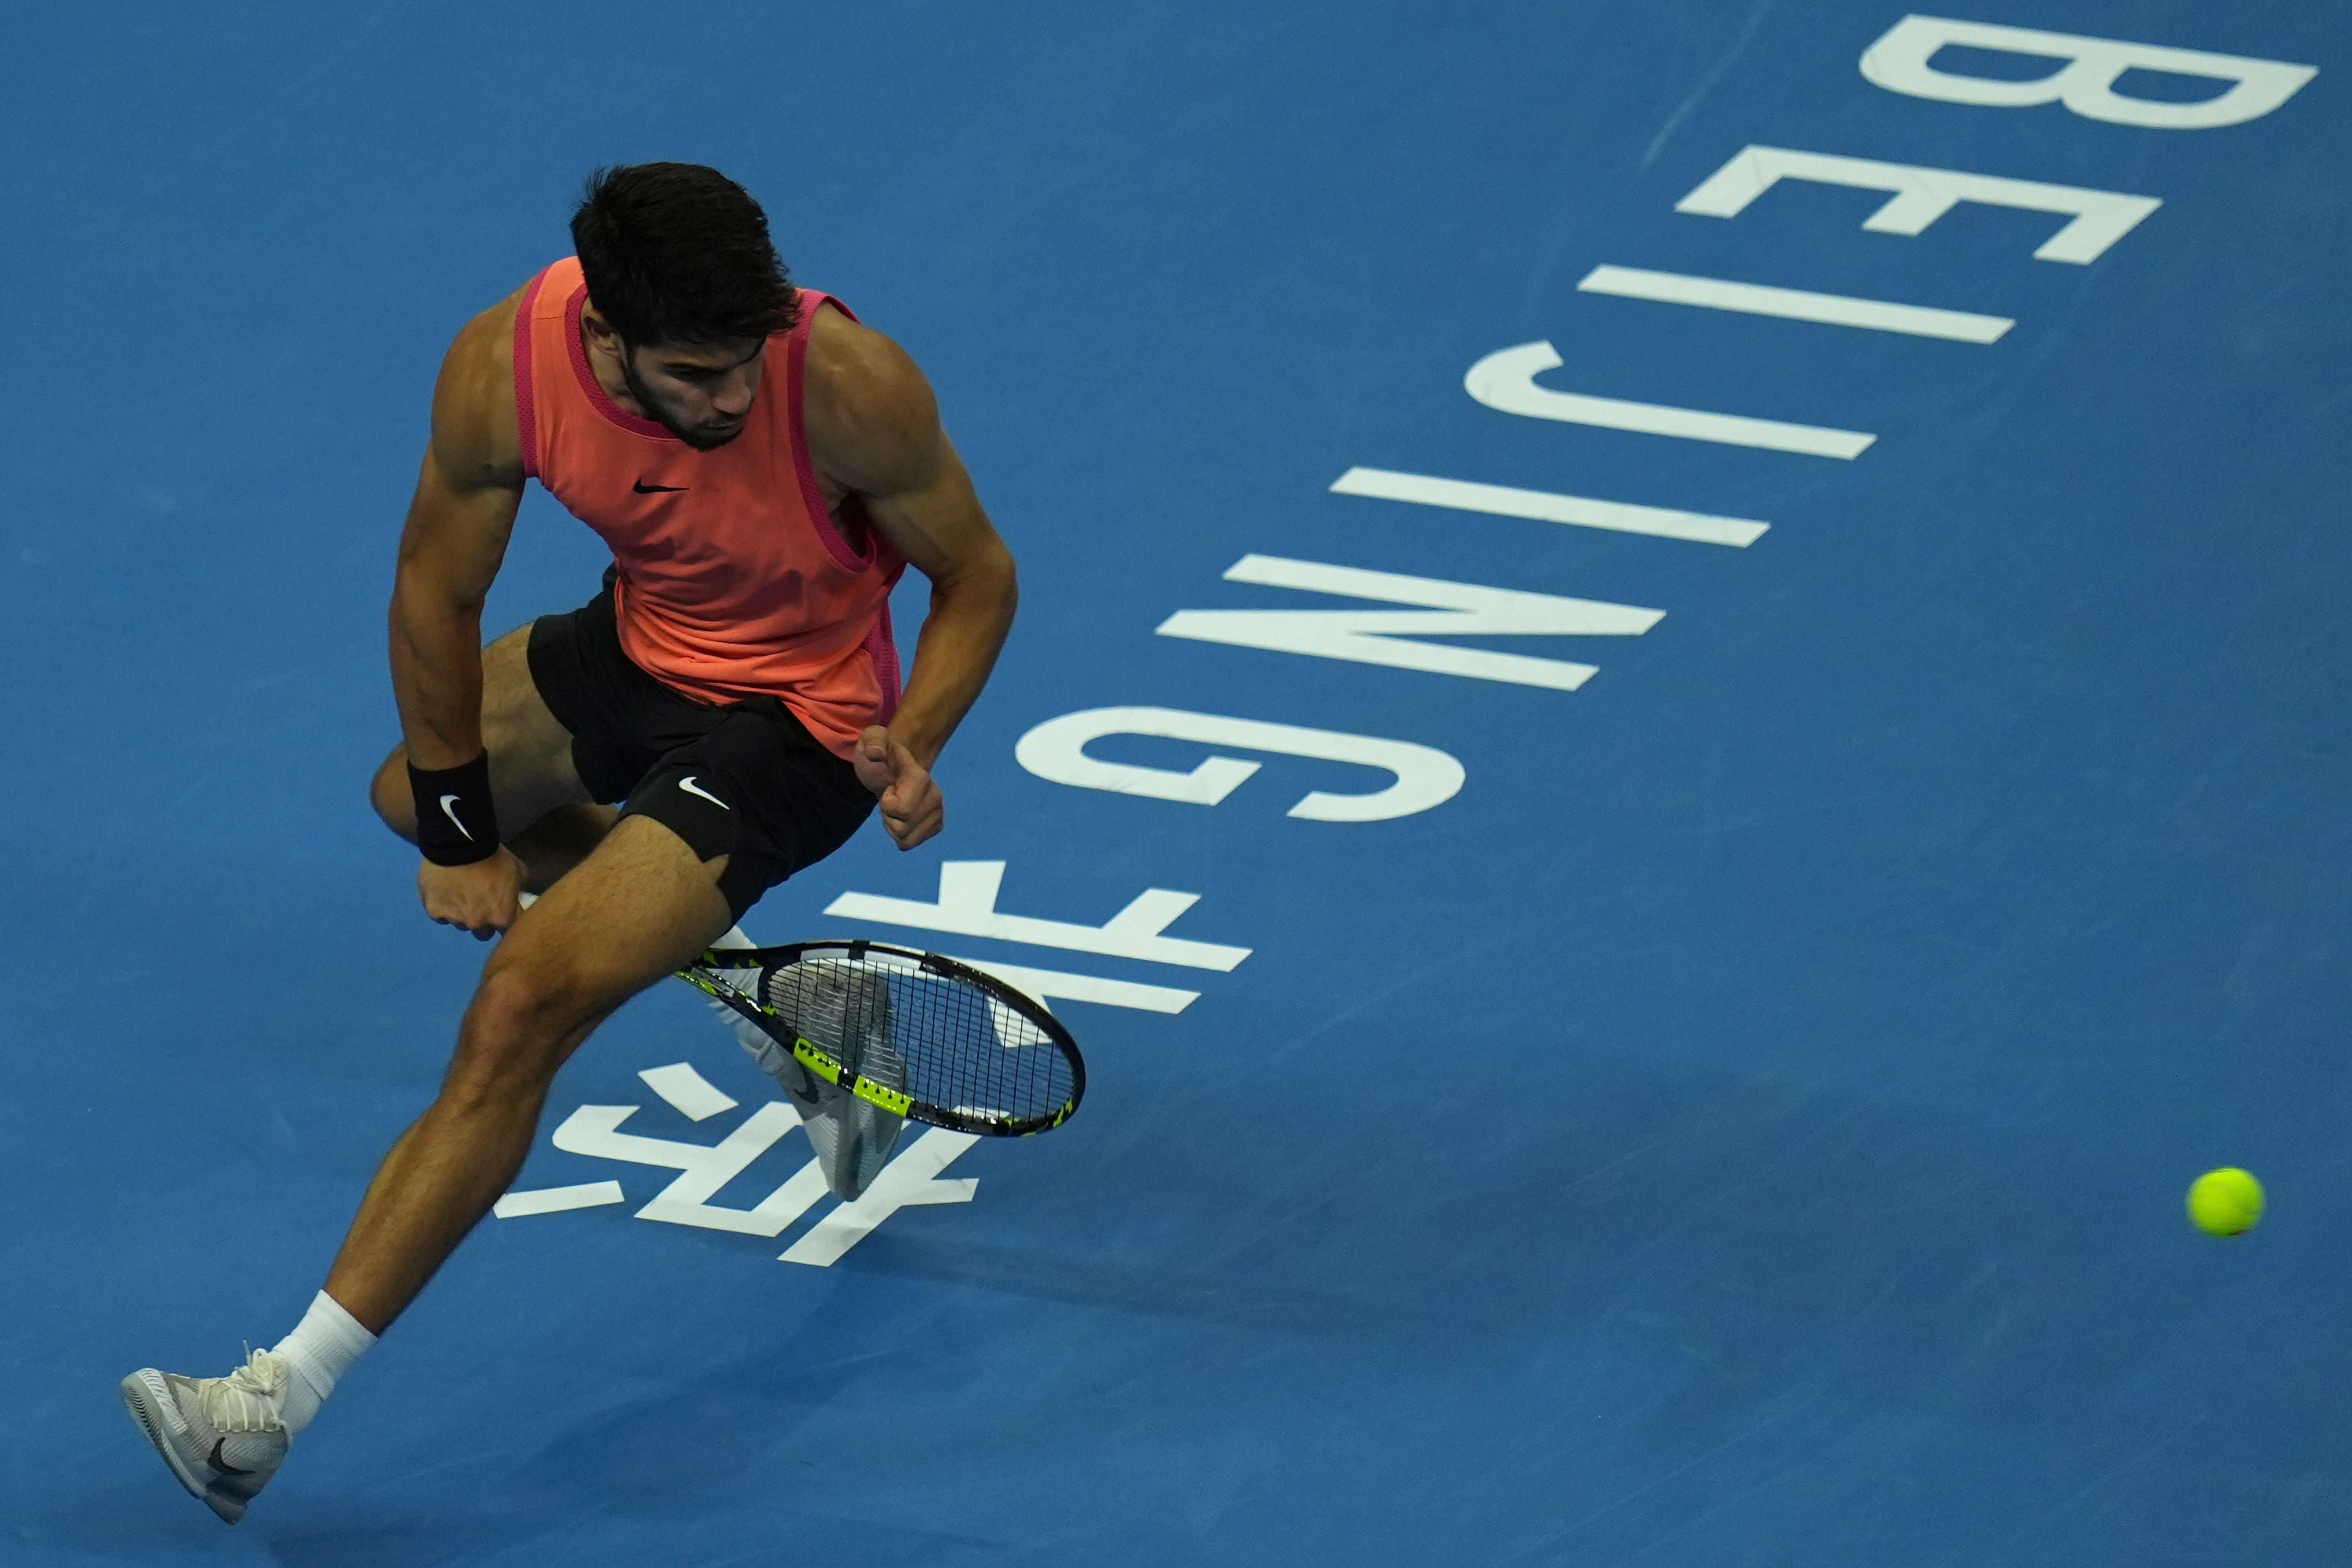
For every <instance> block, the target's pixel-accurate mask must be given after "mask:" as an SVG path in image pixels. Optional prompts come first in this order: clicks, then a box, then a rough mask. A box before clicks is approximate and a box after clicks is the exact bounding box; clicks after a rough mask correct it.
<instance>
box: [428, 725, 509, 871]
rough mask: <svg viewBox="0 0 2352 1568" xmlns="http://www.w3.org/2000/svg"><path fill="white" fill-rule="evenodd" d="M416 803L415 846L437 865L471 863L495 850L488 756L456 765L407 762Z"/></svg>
mask: <svg viewBox="0 0 2352 1568" xmlns="http://www.w3.org/2000/svg"><path fill="white" fill-rule="evenodd" d="M408 792H409V798H410V799H412V800H414V801H415V803H416V847H418V848H419V849H422V850H423V851H424V852H425V858H426V859H427V860H430V861H432V862H433V863H434V864H435V865H436V866H470V865H472V864H473V863H474V862H475V861H477V860H487V859H488V858H490V857H491V856H493V855H495V854H497V853H498V852H499V814H498V812H497V810H496V808H495V807H493V806H492V805H491V804H490V754H489V752H483V753H482V754H481V755H480V756H478V757H476V758H475V759H474V760H473V761H472V762H470V763H462V764H460V765H459V766H457V767H454V768H420V767H418V766H417V765H416V764H415V763H409V764H408Z"/></svg>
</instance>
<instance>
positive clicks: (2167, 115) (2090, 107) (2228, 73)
mask: <svg viewBox="0 0 2352 1568" xmlns="http://www.w3.org/2000/svg"><path fill="white" fill-rule="evenodd" d="M1951 44H1957V45H1960V46H1963V47H1968V48H1973V49H1990V50H1994V51H1996V52H1999V53H2001V54H2011V55H2032V56H2037V57H2042V58H2054V59H2059V60H2063V61H2064V62H2065V63H2064V64H2063V66H2061V67H2060V68H2058V69H2057V70H2056V71H2054V72H2053V73H2052V74H2051V75H2049V76H2045V77H2041V78H2038V79H2034V80H2032V81H2004V80H2001V79H1998V78H1994V77H1982V76H1968V75H1964V74H1959V73H1956V72H1952V71H1941V70H1937V69H1936V68H1934V67H1933V66H1931V65H1929V64H1928V62H1929V61H1930V60H1932V59H1934V58H1935V57H1936V52H1937V50H1938V49H1941V48H1943V47H1945V46H1947V45H1951ZM2131 70H2145V71H2161V72H2164V73H2166V74H2168V75H2172V76H2191V77H2203V78H2206V79H2212V80H2219V81H2226V82H2228V83H2229V84H2230V85H2229V89H2228V90H2226V91H2224V92H2222V93H2221V95H2220V96H2219V97H2215V98H2207V99H2200V100H2198V101H2196V102H2194V103H2170V102H2166V101H2164V100H2160V99H2153V98H2135V97H2133V96H2132V95H2130V94H2128V93H2121V92H2117V91H2116V81H2117V80H2119V79H2121V78H2122V77H2123V75H2124V73H2125V72H2126V71H2131ZM1862 74H1863V75H1864V77H1866V78H1868V79H1870V80H1871V81H1873V82H1874V83H1876V84H1877V85H1878V86H1880V87H1883V88H1885V89H1887V90H1888V91H1889V92H1900V93H1906V94H1908V95H1909V96H1910V97H1913V98H1934V99H1941V100H1944V101H1945V102H1947V103H1976V104H1982V105H1985V106H1987V107H1989V108H1993V109H2030V108H2032V107H2033V106H2034V105H2036V104H2042V103H2063V104H2064V105H2065V106H2066V107H2067V108H2068V109H2071V110H2074V112H2075V113H2077V114H2079V115H2082V116H2083V117H2084V119H2086V120H2104V121H2107V122H2109V123H2110V124H2114V125H2137V126H2144V127H2147V128H2149V129H2152V130H2158V131H2210V130H2212V129H2214V128H2215V127H2217V126H2222V125H2240V124H2243V123H2244V122H2245V121H2249V120H2260V119H2261V118H2262V117H2263V115H2265V114H2268V113H2270V112H2271V110H2274V109H2276V108H2278V107H2279V106H2280V105H2281V104H2283V103H2284V102H2285V101H2286V100H2288V99H2290V98H2293V97H2294V95H2295V94H2296V93H2297V92H2298V91H2300V90H2302V88H2303V84H2304V83H2305V82H2307V81H2309V80H2310V79H2312V78H2313V77H2315V76H2317V75H2318V74H2319V68H2318V67H2316V66H2298V65H2289V64H2287V63H2286V62H2285V61H2284V60H2258V59H2249V58H2244V57H2242V56H2239V55H2210V54H2206V53H2204V52H2203V51H2202V50H2199V49H2172V48H2166V47H2162V46H2161V45H2157V44H2130V43H2124V42H2122V41H2120V40H2118V39H2115V38H2086V37H2078V36H2076V35H2074V34H2073V33H2041V32H2035V31H2033V30H2032V29H2031V28H2028V27H2002V26H1994V25H1992V24H1990V23H1986V22H1957V21H1953V20H1951V19H1950V18H1948V17H1944V16H1906V17H1904V18H1903V20H1901V21H1900V22H1897V23H1895V26H1893V27H1892V28H1891V29H1890V30H1889V31H1888V32H1887V34H1886V36H1885V37H1883V38H1881V39H1879V40H1878V42H1876V43H1874V44H1873V45H1871V46H1870V47H1869V48H1867V49H1865V50H1864V51H1863V56H1862Z"/></svg>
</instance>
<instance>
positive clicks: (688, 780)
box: [677, 773, 735, 811]
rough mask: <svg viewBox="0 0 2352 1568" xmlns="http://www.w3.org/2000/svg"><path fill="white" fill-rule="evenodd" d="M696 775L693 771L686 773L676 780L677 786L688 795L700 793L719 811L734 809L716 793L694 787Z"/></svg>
mask: <svg viewBox="0 0 2352 1568" xmlns="http://www.w3.org/2000/svg"><path fill="white" fill-rule="evenodd" d="M696 777H697V775H696V774H693V773H688V774H687V775H686V776H685V777H684V778H682V779H680V780H678V781H677V787H678V788H680V789H682V790H684V791H685V792H686V793H687V794H688V795H700V796H701V797H702V798H703V799H705V800H707V801H709V803H710V804H711V805H715V806H717V807H718V808H719V810H721V811H732V810H734V809H735V808H734V807H733V806H731V805H728V804H727V803H726V802H725V801H723V800H721V799H719V797H718V796H717V795H713V794H711V793H710V792H709V790H707V789H698V788H696V787H695V783H694V781H695V778H696Z"/></svg>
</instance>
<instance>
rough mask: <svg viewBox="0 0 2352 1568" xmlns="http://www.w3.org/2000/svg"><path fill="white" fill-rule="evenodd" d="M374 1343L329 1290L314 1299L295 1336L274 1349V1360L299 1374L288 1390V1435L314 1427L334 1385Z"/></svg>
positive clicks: (294, 1333)
mask: <svg viewBox="0 0 2352 1568" xmlns="http://www.w3.org/2000/svg"><path fill="white" fill-rule="evenodd" d="M373 1343H375V1336H374V1335H373V1334H372V1333H369V1332H368V1331H367V1330H365V1329H363V1328H362V1327H361V1326H360V1321H359V1320H358V1319H357V1318H354V1317H352V1315H351V1314H350V1313H349V1312H346V1311H345V1310H343V1304H342V1303H341V1302H340V1301H338V1300H335V1299H334V1298H333V1297H332V1296H330V1295H328V1294H327V1293H326V1292H325V1291H324V1290H321V1291H320V1292H319V1294H318V1295H317V1296H316V1297H314V1298H312V1300H311V1301H310V1310H309V1311H307V1312H305V1313H303V1314H302V1321H300V1322H299V1323H297V1324H295V1325H294V1331H293V1332H292V1333H290V1334H289V1335H287V1336H286V1337H285V1338H284V1339H282V1340H280V1341H278V1342H277V1343H276V1344H275V1345H273V1346H271V1347H270V1353H271V1354H272V1355H281V1356H284V1357H285V1358H286V1359H287V1361H288V1362H289V1363H291V1364H292V1366H293V1368H294V1378H293V1381H292V1382H291V1383H289V1384H288V1385H287V1389H286V1409H285V1412H284V1415H285V1421H286V1430H287V1431H288V1432H289V1433H294V1432H299V1431H300V1430H302V1428H303V1427H305V1426H309V1425H310V1418H311V1417H312V1416H314V1415H318V1414H319V1406H320V1405H321V1404H322V1403H324V1402H325V1400H326V1397H327V1395H329V1394H332V1393H334V1392H335V1380H336V1379H338V1378H340V1377H341V1376H342V1375H343V1373H346V1372H348V1371H350V1370H351V1365H352V1363H353V1362H355V1361H357V1360H359V1359H360V1356H361V1354H362V1352H364V1351H366V1349H367V1348H368V1346H370V1345H372V1344H373Z"/></svg>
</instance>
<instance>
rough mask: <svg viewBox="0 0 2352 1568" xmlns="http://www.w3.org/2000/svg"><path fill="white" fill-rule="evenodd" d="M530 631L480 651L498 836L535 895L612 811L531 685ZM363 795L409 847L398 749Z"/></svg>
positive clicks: (410, 808) (578, 854)
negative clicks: (526, 870)
mask: <svg viewBox="0 0 2352 1568" xmlns="http://www.w3.org/2000/svg"><path fill="white" fill-rule="evenodd" d="M534 630H535V623H534V625H533V626H518V627H516V628H515V629H514V630H513V631H510V632H509V633H507V634H506V635H505V636H504V637H499V639H498V640H497V641H495V642H493V643H491V644H490V645H489V646H488V647H486V648H484V649H483V650H482V743H483V745H484V747H485V748H487V749H488V752H489V756H490V793H491V795H492V796H493V797H494V798H495V799H496V800H497V802H498V811H499V837H500V838H501V839H503V840H504V841H505V843H506V846H507V847H508V848H509V849H511V850H513V851H514V852H515V854H516V855H518V856H519V857H520V858H521V859H522V861H523V864H525V865H526V866H528V867H530V880H529V882H528V883H527V884H526V885H527V886H529V887H530V889H532V890H533V891H540V890H542V889H545V888H547V887H549V886H551V884H552V883H553V882H554V881H555V879H557V878H558V877H561V876H562V875H563V873H565V872H566V871H569V870H570V869H571V868H572V867H574V866H576V865H578V864H579V863H580V862H581V861H582V860H583V859H585V858H587V855H588V852H589V851H590V850H592V849H593V848H594V847H596V844H597V842H598V840H600V839H602V838H603V837H604V835H605V833H606V832H608V831H609V830H610V829H611V827H612V826H613V822H614V816H615V813H614V808H613V807H611V806H608V805H596V804H594V803H593V801H592V800H591V799H590V798H589V788H588V786H587V784H584V783H583V781H582V780H581V777H580V773H579V771H578V768H577V766H576V764H575V762H574V759H573V753H572V731H570V730H568V729H566V728H565V727H564V726H563V723H562V721H560V720H559V719H557V718H556V716H555V714H554V712H553V711H552V710H551V709H550V708H549V707H548V705H547V701H546V699H545V698H544V697H543V696H542V695H541V692H540V690H539V688H538V685H537V683H536V682H535V681H534V679H532V673H531V668H530V638H531V636H532V633H533V631H534ZM368 793H369V798H370V800H371V802H372V803H373V805H374V806H375V811H376V815H377V816H381V817H382V818H383V821H384V825H385V826H388V827H390V828H391V829H392V830H393V831H394V833H397V834H399V835H400V836H401V837H403V838H405V839H407V840H408V841H409V842H410V843H412V844H413V843H415V841H416V803H415V801H414V800H412V799H411V798H410V797H409V789H408V748H407V747H406V746H405V745H399V746H394V748H393V749H392V754H391V755H390V756H388V757H386V758H385V759H384V760H383V766H382V767H380V768H378V769H377V770H376V773H375V779H374V783H373V787H372V788H371V789H370V790H369V792H368Z"/></svg>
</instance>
